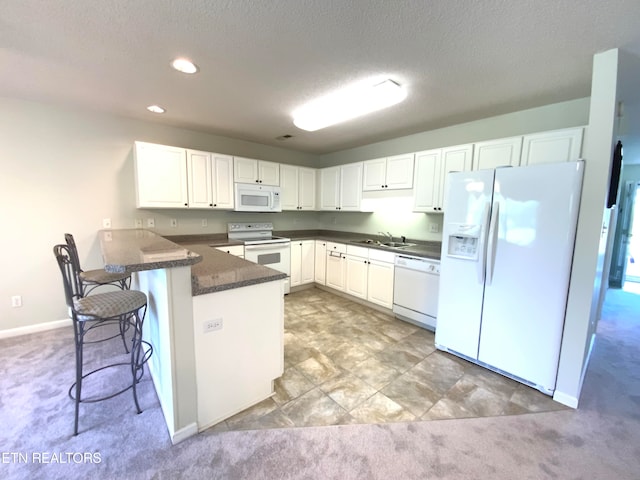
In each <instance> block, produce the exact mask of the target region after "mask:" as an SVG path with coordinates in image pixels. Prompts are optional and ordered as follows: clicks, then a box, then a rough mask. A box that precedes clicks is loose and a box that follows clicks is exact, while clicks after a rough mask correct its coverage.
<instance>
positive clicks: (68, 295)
mask: <svg viewBox="0 0 640 480" xmlns="http://www.w3.org/2000/svg"><path fill="white" fill-rule="evenodd" d="M53 253H54V255H55V257H56V259H57V261H58V266H59V267H60V272H61V273H62V280H63V283H64V292H65V299H66V302H67V306H68V307H69V310H70V312H71V318H72V321H73V329H74V340H75V352H76V381H75V383H74V384H73V385H71V387H70V388H69V397H71V399H73V400H74V401H75V422H74V433H73V434H74V435H77V434H78V416H79V411H80V403H81V402H86V403H93V402H99V401H101V400H106V399H108V398H113V397H115V396H116V395H119V394H121V393H123V392H126V391H127V390H129V389H132V390H133V401H134V403H135V407H136V411H137V413H142V410H141V409H140V405H139V403H138V394H137V390H136V385H137V384H138V382H140V379H141V378H142V375H143V373H144V364H145V363H146V362H147V361H148V360H149V358H150V357H151V354H152V353H153V348H152V346H151V344H149V343H148V342H145V341H144V340H142V325H143V321H144V316H145V313H146V310H147V296H146V295H145V294H144V293H143V292H140V291H137V290H122V291H120V290H118V291H112V292H106V293H96V294H93V295H83V293H84V289H83V287H82V282H81V280H80V275H79V273H80V272H79V271H77V270H76V265H77V263H76V262H75V261H74V259H73V253H72V250H71V248H69V246H68V245H56V246H55V247H53ZM114 324H119V327H120V332H121V334H122V332H123V331H124V330H126V329H129V328H132V329H133V335H132V339H131V351H130V352H129V350H128V349H127V353H129V354H130V359H129V362H119V363H112V364H110V365H104V366H101V367H99V368H96V369H94V370H92V371H90V372H88V373H84V372H83V366H84V348H85V345H87V344H89V343H97V342H103V341H106V340H109V339H111V338H115V337H116V336H119V335H113V336H111V337H108V338H103V339H100V340H97V341H95V342H90V341H85V336H86V335H87V334H88V333H89V332H91V331H93V330H94V329H96V328H99V327H105V326H108V325H114ZM123 324H125V325H126V326H127V327H126V329H123ZM125 348H126V343H125ZM121 365H128V366H129V367H130V371H131V383H130V384H129V385H127V386H126V387H124V388H122V389H121V390H119V391H117V392H115V393H110V394H107V395H105V396H102V397H100V398H92V399H83V398H82V382H83V380H84V379H86V378H87V377H88V376H90V375H93V374H95V373H98V372H100V371H103V370H105V369H107V368H111V367H118V366H121Z"/></svg>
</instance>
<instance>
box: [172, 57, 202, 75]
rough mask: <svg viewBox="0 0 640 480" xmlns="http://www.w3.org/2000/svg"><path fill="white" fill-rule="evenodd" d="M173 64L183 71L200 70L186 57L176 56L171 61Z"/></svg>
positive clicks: (192, 71) (193, 71) (194, 71)
mask: <svg viewBox="0 0 640 480" xmlns="http://www.w3.org/2000/svg"><path fill="white" fill-rule="evenodd" d="M171 66H172V67H173V68H175V69H176V70H178V71H179V72H182V73H196V72H197V71H198V66H197V65H196V64H195V63H193V62H192V61H191V60H188V59H186V58H176V59H175V60H174V61H173V62H171Z"/></svg>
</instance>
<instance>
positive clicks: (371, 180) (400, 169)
mask: <svg viewBox="0 0 640 480" xmlns="http://www.w3.org/2000/svg"><path fill="white" fill-rule="evenodd" d="M413 158H414V154H413V153H411V154H407V155H396V156H393V157H387V158H378V159H376V160H368V161H366V162H364V164H363V175H362V178H363V180H362V190H363V191H371V190H399V189H403V188H413Z"/></svg>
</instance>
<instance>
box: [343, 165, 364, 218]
mask: <svg viewBox="0 0 640 480" xmlns="http://www.w3.org/2000/svg"><path fill="white" fill-rule="evenodd" d="M361 200H362V162H359V163H349V164H347V165H342V166H341V167H340V210H345V211H354V212H357V211H359V210H360V201H361Z"/></svg>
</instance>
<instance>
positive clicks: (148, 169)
mask: <svg viewBox="0 0 640 480" xmlns="http://www.w3.org/2000/svg"><path fill="white" fill-rule="evenodd" d="M135 177H136V206H137V207H138V208H184V207H187V206H188V204H189V196H188V187H187V151H186V150H185V149H184V148H177V147H169V146H165V145H155V144H151V143H144V142H136V143H135Z"/></svg>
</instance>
